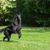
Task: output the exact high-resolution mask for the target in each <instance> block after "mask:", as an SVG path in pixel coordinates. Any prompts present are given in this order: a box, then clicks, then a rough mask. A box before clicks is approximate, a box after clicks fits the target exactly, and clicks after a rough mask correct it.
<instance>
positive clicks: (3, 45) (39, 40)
mask: <svg viewBox="0 0 50 50" xmlns="http://www.w3.org/2000/svg"><path fill="white" fill-rule="evenodd" d="M3 36H4V35H3V33H0V50H50V28H42V27H41V28H34V27H33V28H31V27H23V28H22V37H21V39H18V35H17V34H13V35H12V37H11V41H10V42H6V41H5V42H3V41H2V38H3Z"/></svg>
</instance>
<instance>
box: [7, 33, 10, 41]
mask: <svg viewBox="0 0 50 50" xmlns="http://www.w3.org/2000/svg"><path fill="white" fill-rule="evenodd" d="M10 38H11V33H9V35H8V36H7V39H8V41H10Z"/></svg>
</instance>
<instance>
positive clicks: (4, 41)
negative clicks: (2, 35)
mask: <svg viewBox="0 0 50 50" xmlns="http://www.w3.org/2000/svg"><path fill="white" fill-rule="evenodd" d="M0 42H13V43H14V42H15V43H17V42H18V41H13V40H10V41H6V40H5V41H3V40H0Z"/></svg>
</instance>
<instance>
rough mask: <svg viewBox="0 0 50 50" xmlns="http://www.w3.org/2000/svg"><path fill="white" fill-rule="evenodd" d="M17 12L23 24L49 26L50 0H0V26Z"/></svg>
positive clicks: (5, 24) (8, 22) (5, 23)
mask: <svg viewBox="0 0 50 50" xmlns="http://www.w3.org/2000/svg"><path fill="white" fill-rule="evenodd" d="M19 12H20V14H21V19H22V25H23V26H30V27H50V0H0V26H2V25H3V26H7V25H9V24H10V23H11V21H12V19H13V17H14V16H15V15H16V14H17V13H19Z"/></svg>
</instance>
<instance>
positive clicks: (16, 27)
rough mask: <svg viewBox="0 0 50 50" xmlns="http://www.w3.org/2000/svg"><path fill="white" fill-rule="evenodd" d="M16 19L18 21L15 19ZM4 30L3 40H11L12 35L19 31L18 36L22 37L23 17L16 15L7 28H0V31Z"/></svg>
mask: <svg viewBox="0 0 50 50" xmlns="http://www.w3.org/2000/svg"><path fill="white" fill-rule="evenodd" d="M15 20H16V21H15ZM2 31H3V32H4V35H5V37H4V38H3V41H5V39H7V41H10V38H11V35H12V34H13V33H18V38H20V37H21V18H20V17H19V16H15V18H14V21H13V22H12V23H11V24H10V25H9V26H8V27H6V28H4V29H2V30H0V32H2Z"/></svg>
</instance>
